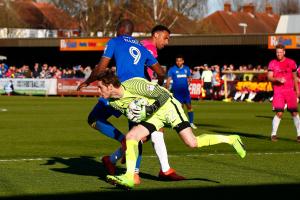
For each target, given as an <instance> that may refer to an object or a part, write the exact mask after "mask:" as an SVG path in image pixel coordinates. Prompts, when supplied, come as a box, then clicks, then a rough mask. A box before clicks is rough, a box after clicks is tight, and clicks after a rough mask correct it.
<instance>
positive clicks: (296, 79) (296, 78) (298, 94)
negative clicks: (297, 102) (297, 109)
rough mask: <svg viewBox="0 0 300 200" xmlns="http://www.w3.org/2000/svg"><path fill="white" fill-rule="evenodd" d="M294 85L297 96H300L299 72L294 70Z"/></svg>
mask: <svg viewBox="0 0 300 200" xmlns="http://www.w3.org/2000/svg"><path fill="white" fill-rule="evenodd" d="M293 79H294V86H295V91H296V95H297V97H300V93H299V86H298V76H297V72H293Z"/></svg>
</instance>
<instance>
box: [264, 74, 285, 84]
mask: <svg viewBox="0 0 300 200" xmlns="http://www.w3.org/2000/svg"><path fill="white" fill-rule="evenodd" d="M268 80H269V81H271V82H278V83H284V82H285V79H284V78H275V77H274V73H273V72H272V71H269V72H268Z"/></svg>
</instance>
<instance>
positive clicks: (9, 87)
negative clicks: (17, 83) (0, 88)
mask: <svg viewBox="0 0 300 200" xmlns="http://www.w3.org/2000/svg"><path fill="white" fill-rule="evenodd" d="M4 91H5V93H6V94H7V96H10V95H12V94H14V85H13V82H12V80H9V81H8V82H7V83H6V84H5V85H4Z"/></svg>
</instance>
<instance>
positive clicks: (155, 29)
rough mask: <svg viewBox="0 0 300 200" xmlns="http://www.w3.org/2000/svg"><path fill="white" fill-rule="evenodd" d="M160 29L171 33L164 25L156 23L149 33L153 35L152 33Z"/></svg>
mask: <svg viewBox="0 0 300 200" xmlns="http://www.w3.org/2000/svg"><path fill="white" fill-rule="evenodd" d="M160 31H167V32H168V33H169V34H171V31H170V30H169V29H168V28H167V27H166V26H164V25H156V26H154V27H153V28H152V30H151V35H154V33H156V32H160Z"/></svg>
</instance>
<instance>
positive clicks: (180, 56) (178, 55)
mask: <svg viewBox="0 0 300 200" xmlns="http://www.w3.org/2000/svg"><path fill="white" fill-rule="evenodd" d="M177 58H182V60H184V56H183V55H182V54H177V55H176V56H175V59H177Z"/></svg>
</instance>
